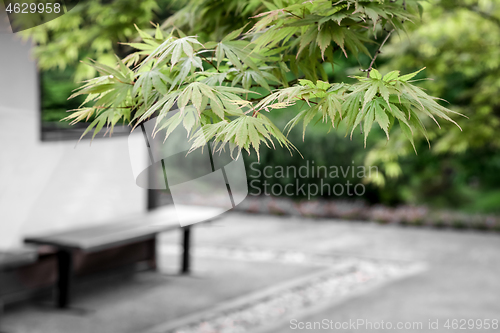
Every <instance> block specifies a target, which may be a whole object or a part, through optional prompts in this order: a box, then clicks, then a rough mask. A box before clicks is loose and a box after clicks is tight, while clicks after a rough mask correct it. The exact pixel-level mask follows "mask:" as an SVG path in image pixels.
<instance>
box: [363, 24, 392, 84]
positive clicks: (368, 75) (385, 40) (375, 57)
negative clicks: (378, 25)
mask: <svg viewBox="0 0 500 333" xmlns="http://www.w3.org/2000/svg"><path fill="white" fill-rule="evenodd" d="M393 32H394V29H392V30H391V31H389V32H388V33H387V36H385V38H384V40H383V41H382V43H380V45H379V47H378V49H377V52H375V55H374V56H373V58H372V61H371V62H370V66H369V67H368V69H367V70H366V72H367V73H366V77H370V72H371V70H372V69H373V64H374V63H375V59H377V57H378V55H379V54H380V50H381V49H382V47H383V46H384V44H385V42H387V40H388V39H389V37H390V36H391V34H392V33H393Z"/></svg>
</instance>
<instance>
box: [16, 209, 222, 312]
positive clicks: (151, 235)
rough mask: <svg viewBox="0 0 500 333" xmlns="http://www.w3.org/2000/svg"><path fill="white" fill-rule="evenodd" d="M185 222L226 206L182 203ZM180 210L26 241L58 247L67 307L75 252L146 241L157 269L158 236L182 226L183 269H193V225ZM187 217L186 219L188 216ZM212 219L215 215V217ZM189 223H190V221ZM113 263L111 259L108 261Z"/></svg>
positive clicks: (62, 301)
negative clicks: (183, 224) (180, 221)
mask: <svg viewBox="0 0 500 333" xmlns="http://www.w3.org/2000/svg"><path fill="white" fill-rule="evenodd" d="M182 209H183V211H182V212H181V213H182V216H183V220H184V222H186V221H187V222H189V219H192V223H195V222H200V221H201V220H200V218H202V217H203V216H217V215H220V214H221V213H222V212H223V210H222V209H219V208H209V207H200V206H183V207H182ZM177 213H179V207H177V210H176V208H175V207H173V206H169V207H166V208H160V209H157V210H154V211H152V212H150V213H147V214H141V215H135V216H130V217H127V218H126V219H125V220H123V219H122V220H120V221H119V222H114V223H109V224H105V225H98V226H93V227H87V228H81V229H73V230H67V231H63V232H58V233H53V234H48V235H41V236H30V237H27V238H25V240H24V241H25V243H30V244H37V245H49V246H52V247H54V248H55V249H56V251H57V271H58V272H57V273H58V281H57V286H56V287H57V306H58V307H59V308H67V307H68V306H69V304H70V301H71V284H72V279H73V273H74V258H75V255H78V254H80V255H82V254H83V255H92V254H96V253H104V252H106V251H108V252H109V251H112V250H113V249H116V248H120V247H126V246H133V245H134V244H145V246H146V247H147V248H148V251H149V254H150V256H149V262H150V265H151V268H153V269H156V237H157V235H158V234H159V233H162V232H166V231H171V230H178V229H182V232H183V252H182V267H181V273H183V274H187V273H189V270H190V262H189V260H190V253H189V252H190V235H191V227H190V226H189V225H188V226H186V227H183V228H181V227H180V225H179V222H178V217H177ZM186 218H187V220H186ZM212 219H213V218H212ZM187 224H189V223H187ZM109 264H112V263H109Z"/></svg>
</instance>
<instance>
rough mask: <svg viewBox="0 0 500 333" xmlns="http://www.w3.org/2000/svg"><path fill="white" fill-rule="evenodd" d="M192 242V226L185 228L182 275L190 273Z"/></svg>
mask: <svg viewBox="0 0 500 333" xmlns="http://www.w3.org/2000/svg"><path fill="white" fill-rule="evenodd" d="M190 242H191V226H186V227H184V228H183V243H182V247H183V249H182V250H183V251H182V269H181V274H189V272H190V268H191V267H190V259H191V258H190V253H189V250H190Z"/></svg>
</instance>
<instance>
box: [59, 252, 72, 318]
mask: <svg viewBox="0 0 500 333" xmlns="http://www.w3.org/2000/svg"><path fill="white" fill-rule="evenodd" d="M57 264H58V274H59V280H58V282H57V306H58V308H60V309H65V308H67V307H68V306H69V303H70V301H71V280H72V275H73V253H72V252H71V251H67V250H59V251H58V253H57Z"/></svg>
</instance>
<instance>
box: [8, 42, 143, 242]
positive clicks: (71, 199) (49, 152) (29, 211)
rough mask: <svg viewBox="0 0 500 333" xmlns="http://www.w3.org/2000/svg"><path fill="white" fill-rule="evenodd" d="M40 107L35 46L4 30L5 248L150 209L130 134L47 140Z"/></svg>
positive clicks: (138, 137) (139, 138)
mask: <svg viewBox="0 0 500 333" xmlns="http://www.w3.org/2000/svg"><path fill="white" fill-rule="evenodd" d="M39 112H40V110H39V100H38V83H37V75H36V65H35V62H34V61H33V60H32V59H31V57H30V44H29V43H23V42H21V41H20V40H18V39H17V38H16V36H15V35H14V34H11V33H0V248H9V247H15V246H18V245H20V244H21V243H22V237H23V235H25V234H27V233H29V234H32V233H37V232H46V231H50V230H55V229H63V228H68V227H73V226H83V225H91V224H95V223H100V222H105V221H109V220H111V219H116V218H117V217H120V216H126V215H127V214H131V213H137V212H140V211H144V210H145V207H146V191H145V190H143V189H141V188H139V187H137V186H136V185H135V180H134V178H133V175H132V171H131V166H130V161H129V156H128V148H127V138H126V137H121V138H110V139H108V138H105V139H97V140H94V142H93V143H92V145H91V146H89V141H88V140H85V141H81V142H80V143H79V144H78V145H76V141H65V142H43V143H42V142H40V140H39V137H40V125H39ZM137 134H140V133H137ZM137 140H143V138H142V137H141V136H140V135H138V136H137ZM75 145H76V147H75ZM144 154H146V152H144ZM145 156H146V155H145Z"/></svg>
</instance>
